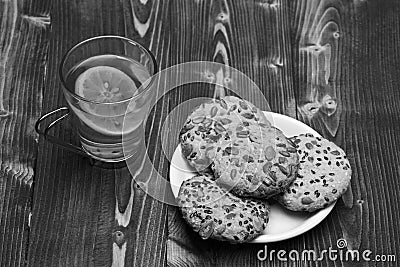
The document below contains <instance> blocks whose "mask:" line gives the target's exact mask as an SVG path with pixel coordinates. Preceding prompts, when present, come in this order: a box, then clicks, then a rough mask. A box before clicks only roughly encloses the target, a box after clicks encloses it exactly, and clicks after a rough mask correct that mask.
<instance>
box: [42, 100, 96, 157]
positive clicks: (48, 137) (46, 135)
mask: <svg viewBox="0 0 400 267" xmlns="http://www.w3.org/2000/svg"><path fill="white" fill-rule="evenodd" d="M58 113H64V115H62V116H61V117H58V118H57V119H55V120H53V121H51V122H50V123H49V124H47V126H46V127H45V126H44V125H43V124H45V121H46V120H48V118H49V117H50V116H52V115H56V114H58ZM69 113H70V111H69V108H68V107H61V108H58V109H55V110H53V111H50V112H48V113H46V114H44V115H42V116H41V117H40V118H39V119H38V120H37V122H36V123H35V130H36V132H37V133H38V134H39V135H41V136H43V137H44V139H45V140H46V141H49V142H50V143H53V144H56V145H59V146H61V147H63V148H65V149H67V150H69V151H71V152H74V153H77V154H80V155H82V156H86V157H87V156H88V155H87V154H86V153H85V151H84V150H83V149H82V148H80V147H78V146H76V145H73V144H70V143H67V142H64V141H62V140H60V139H58V138H57V137H55V136H53V135H50V134H49V133H48V132H49V130H50V129H51V128H52V127H54V126H55V125H56V124H57V123H59V122H61V121H62V120H63V119H65V118H67V117H68V116H69Z"/></svg>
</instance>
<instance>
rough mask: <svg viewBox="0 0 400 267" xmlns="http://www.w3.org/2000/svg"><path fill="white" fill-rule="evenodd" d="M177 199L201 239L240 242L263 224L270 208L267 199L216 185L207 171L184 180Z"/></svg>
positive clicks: (266, 219) (245, 239)
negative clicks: (244, 194)
mask: <svg viewBox="0 0 400 267" xmlns="http://www.w3.org/2000/svg"><path fill="white" fill-rule="evenodd" d="M177 202H178V205H179V208H180V210H181V212H182V215H183V217H184V219H185V220H186V222H187V223H188V224H189V225H190V226H191V227H192V228H193V230H194V231H195V232H198V233H199V235H200V236H201V237H202V238H203V239H207V238H213V239H217V240H221V241H228V242H231V243H243V242H247V241H250V240H252V239H254V238H255V237H257V236H259V235H260V234H261V233H262V231H263V230H264V229H265V228H266V225H267V223H268V215H269V212H270V209H269V207H268V205H267V203H266V202H264V201H261V200H253V199H246V198H243V199H242V198H238V197H236V196H234V195H232V194H231V193H229V192H228V191H226V190H225V189H223V188H221V187H219V186H218V185H217V184H216V183H215V181H213V179H212V177H211V176H209V175H201V174H199V175H197V176H194V177H192V178H191V179H189V180H187V181H185V182H183V184H182V185H181V188H180V190H179V194H178V197H177Z"/></svg>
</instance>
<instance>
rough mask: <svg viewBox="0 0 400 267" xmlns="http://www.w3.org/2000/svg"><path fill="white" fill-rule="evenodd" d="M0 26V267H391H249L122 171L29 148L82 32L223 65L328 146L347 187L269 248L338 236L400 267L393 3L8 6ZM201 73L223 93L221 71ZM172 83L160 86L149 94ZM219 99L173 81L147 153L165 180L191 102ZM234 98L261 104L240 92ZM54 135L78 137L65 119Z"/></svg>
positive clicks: (91, 1)
mask: <svg viewBox="0 0 400 267" xmlns="http://www.w3.org/2000/svg"><path fill="white" fill-rule="evenodd" d="M0 14H1V17H0V30H1V31H0V140H1V149H0V162H1V168H0V266H21V265H27V266H96V267H97V266H164V265H165V264H167V265H168V266H287V265H293V266H396V263H393V262H391V263H390V262H385V263H383V262H363V261H361V262H358V263H356V262H346V261H340V260H337V261H330V260H327V259H324V260H322V261H320V262H317V263H316V262H305V261H297V262H290V264H289V263H288V262H283V261H279V260H278V259H277V258H275V259H274V260H273V261H259V260H258V259H257V252H258V251H259V250H260V249H264V245H263V244H258V245H256V244H244V245H229V244H226V243H221V242H217V241H211V240H207V241H204V240H201V239H200V238H199V237H198V235H197V234H195V233H194V232H193V231H192V230H191V229H190V228H189V227H188V226H187V225H186V223H185V222H184V221H183V219H182V217H181V215H180V213H179V211H178V210H177V209H176V208H175V207H172V206H171V207H167V206H166V205H163V204H162V203H160V202H158V201H156V200H154V199H152V198H151V197H150V196H149V195H147V194H145V192H144V191H143V190H142V189H141V188H139V185H138V184H137V183H135V181H133V179H132V176H131V175H130V174H129V172H128V170H127V169H126V168H119V169H104V168H101V166H100V167H99V166H92V165H91V164H90V162H89V160H88V159H86V158H82V157H79V156H77V155H75V154H72V153H70V152H67V151H64V150H62V149H59V148H57V147H55V146H53V145H50V144H48V143H46V142H44V140H39V144H37V140H38V139H37V135H36V134H35V133H34V130H33V124H34V122H35V121H36V119H37V118H38V116H39V115H40V114H41V113H45V112H47V111H50V110H52V109H54V108H56V107H59V106H61V105H65V102H64V100H63V96H62V93H61V90H60V89H61V88H60V86H61V85H60V84H59V82H58V77H57V68H58V65H59V63H60V60H61V57H62V55H63V54H64V53H65V52H66V51H67V49H68V48H70V47H71V46H72V45H73V44H75V43H77V42H79V41H81V40H83V39H86V38H88V37H91V36H94V35H100V34H116V35H125V36H127V37H130V38H132V39H134V40H137V41H139V42H140V43H141V44H143V45H144V46H145V47H147V48H149V49H150V50H151V51H152V52H153V53H154V55H155V56H156V59H157V62H158V63H159V66H160V68H161V69H163V68H166V67H168V66H172V65H174V64H178V63H183V62H187V61H193V60H209V61H214V62H219V63H222V64H224V65H225V66H231V67H235V68H237V69H239V70H240V71H242V72H243V73H245V74H247V75H248V76H249V77H250V78H252V79H253V80H254V81H255V82H256V84H258V85H259V87H260V88H261V90H262V91H263V93H264V94H265V96H266V98H267V99H268V101H269V107H270V108H271V109H272V110H273V111H275V112H280V113H284V114H287V115H290V116H292V117H295V116H297V118H298V119H300V120H302V121H304V122H305V123H307V124H309V125H311V126H312V127H313V128H315V129H316V130H317V131H319V132H321V134H323V135H324V136H325V137H327V138H329V139H331V140H333V141H334V142H335V143H337V144H338V145H339V146H341V147H343V148H344V150H345V151H346V152H347V154H348V156H349V159H350V163H351V165H352V167H353V180H352V184H351V188H350V189H349V190H348V192H347V193H346V194H345V195H344V196H343V198H342V199H341V200H339V201H338V203H337V205H336V207H335V209H334V210H333V212H332V213H331V214H330V215H329V216H328V217H327V218H326V219H325V220H324V221H323V222H322V223H321V224H319V225H318V226H317V227H315V228H313V229H312V230H311V231H309V232H307V233H306V234H303V235H301V236H298V237H295V238H292V239H290V240H288V241H282V242H276V243H272V244H268V247H267V248H268V250H269V251H271V250H275V251H279V250H281V249H284V250H286V251H289V250H292V249H296V250H298V251H302V250H303V249H315V250H316V251H322V250H323V249H327V248H329V247H331V246H332V247H333V248H336V240H338V239H339V238H345V239H346V240H347V243H348V248H350V249H359V250H360V251H362V250H365V249H369V250H371V251H372V253H373V254H372V256H373V255H375V254H395V255H396V256H397V258H398V256H399V255H400V248H399V247H400V246H399V244H400V240H399V236H400V228H399V226H398V224H397V223H396V222H397V221H398V220H399V214H400V210H399V205H400V204H399V203H398V198H399V192H400V183H399V181H398V176H399V175H400V167H399V166H400V154H399V153H398V151H400V144H399V142H398V139H399V138H398V132H399V131H400V104H399V103H400V91H399V90H398V88H400V79H399V77H400V16H399V15H398V14H400V3H399V2H398V1H394V0H387V1H378V0H367V1H362V0H353V1H341V0H318V1H306V0H298V1H294V0H253V1H235V0H212V1H207V0H189V1H186V0H185V1H184V0H171V1H168V0H160V1H156V0H123V1H117V0H115V1H109V0H100V1H97V0H86V1H83V0H72V1H61V0H55V1H48V0H10V1H8V0H5V1H0ZM202 75H204V76H206V75H209V77H212V78H213V79H214V80H217V81H219V82H220V83H222V84H224V83H225V84H226V85H229V83H232V82H234V77H232V76H230V73H229V71H227V68H223V67H221V68H219V69H212V70H207V71H206V72H204V73H202ZM176 78H177V79H179V75H178V76H176ZM170 82H171V81H169V80H168V79H165V80H163V81H160V84H159V91H158V94H159V95H163V94H164V91H163V88H166V87H167V85H168V84H169V83H170ZM223 94H230V93H229V92H227V90H225V89H224V88H223V87H218V86H217V87H215V86H213V85H204V84H191V85H183V86H181V87H179V88H177V89H176V90H173V91H171V92H169V93H168V94H166V95H165V96H164V97H162V98H161V99H160V101H159V102H158V103H157V105H156V106H155V107H154V110H153V112H152V114H151V116H150V117H149V120H148V124H147V128H146V131H147V138H146V143H147V145H148V146H149V151H150V158H151V160H152V162H153V164H154V167H155V168H156V169H157V170H158V171H159V172H160V173H162V174H163V175H164V176H165V177H167V173H168V169H169V168H168V166H169V161H168V160H169V159H170V158H171V156H172V153H173V151H174V149H175V147H176V145H177V135H178V131H179V128H180V127H179V125H180V124H182V123H183V121H184V120H185V118H186V115H185V114H187V112H189V111H190V110H191V108H192V107H193V105H195V101H194V100H193V98H197V97H213V96H214V97H216V96H220V95H223ZM247 97H248V100H250V101H253V102H255V103H258V102H257V101H258V99H257V97H256V95H255V94H253V93H252V92H250V93H249V95H248V96H247ZM182 103H183V104H182ZM269 107H266V106H264V107H262V108H263V109H268V108H269ZM169 113H170V115H168V114H169ZM164 121H167V122H169V121H173V122H174V123H176V125H177V126H176V127H172V128H171V127H168V126H169V123H167V124H166V125H164V126H163V122H164ZM54 134H55V135H56V136H58V137H60V138H62V139H64V140H67V141H76V133H75V132H74V131H72V130H71V128H70V125H69V124H68V123H65V124H63V125H61V127H59V128H56V129H55V131H54ZM37 149H38V150H37ZM164 152H165V156H164V154H163V153H164ZM137 164H138V165H137V166H138V170H141V171H139V172H138V174H137V175H138V176H137V177H138V178H137V180H138V181H141V180H143V179H144V180H145V179H146V177H148V176H149V175H150V174H149V173H147V172H146V170H147V168H141V162H139V161H138V162H137ZM154 188H155V190H158V191H157V192H158V193H159V194H166V193H167V192H165V191H164V189H166V188H162V187H160V188H157V186H155V187H154ZM32 194H33V198H31V197H32ZM31 209H32V210H31ZM30 212H32V217H31V218H30V216H29V214H30ZM167 218H168V220H167ZM29 222H30V227H29V225H28V223H29Z"/></svg>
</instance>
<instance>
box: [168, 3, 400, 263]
mask: <svg viewBox="0 0 400 267" xmlns="http://www.w3.org/2000/svg"><path fill="white" fill-rule="evenodd" d="M261 6H268V7H272V8H274V9H273V10H277V8H282V6H283V9H282V10H285V12H283V13H282V14H283V17H285V18H284V19H283V22H282V21H279V25H280V24H282V23H285V22H286V21H287V20H289V21H290V23H289V24H290V33H286V34H283V35H284V36H287V35H289V37H288V39H286V40H285V41H286V44H290V45H291V47H290V48H289V50H290V51H291V52H289V53H288V58H289V59H290V60H291V62H292V63H291V64H292V69H291V70H289V72H290V73H291V77H293V80H290V81H291V82H292V81H293V85H290V86H291V87H290V88H295V89H294V93H295V94H294V95H295V99H293V101H292V102H288V101H284V104H285V103H287V104H292V105H294V106H295V108H293V107H292V109H294V110H295V111H296V113H297V115H298V118H299V119H300V120H302V121H304V122H305V123H307V124H309V125H311V126H312V127H313V128H315V129H316V130H317V131H319V132H321V133H322V134H323V135H324V136H326V137H327V138H329V139H331V140H333V141H334V142H335V143H337V144H338V145H339V146H341V147H343V148H344V150H345V151H346V152H347V154H348V155H349V157H350V161H351V165H352V167H353V180H352V185H351V187H350V188H349V190H348V192H347V193H346V194H345V195H344V196H343V198H342V199H341V200H339V201H338V203H337V206H336V207H335V209H334V210H333V212H332V213H331V214H330V215H329V216H328V217H327V218H326V219H325V220H324V221H323V222H322V223H321V224H320V225H318V226H317V227H315V228H314V229H312V230H311V231H309V232H307V233H306V234H303V235H301V236H298V237H295V238H292V239H290V240H288V241H283V242H277V243H272V244H268V250H269V251H271V250H275V251H278V250H280V249H284V250H285V251H290V250H291V249H296V250H297V251H302V250H303V249H315V250H316V251H322V250H323V249H327V248H329V247H333V248H336V241H337V240H338V239H339V238H345V239H346V241H347V243H348V248H349V249H359V250H360V251H363V250H365V249H370V250H371V251H372V252H373V256H374V255H375V254H395V255H399V251H398V250H399V249H398V248H397V246H394V245H393V244H397V243H398V242H399V239H398V236H399V235H398V232H399V230H400V229H399V227H398V226H394V225H393V224H392V225H391V224H390V223H389V222H390V221H392V220H396V218H397V217H396V216H397V214H398V211H399V210H398V204H397V201H396V199H397V197H398V188H399V183H398V182H397V180H398V179H397V178H396V177H397V175H398V174H399V167H398V166H399V164H398V160H399V153H398V152H395V151H398V144H397V143H398V142H396V141H394V140H396V136H395V133H396V131H398V127H399V119H400V115H399V105H398V97H399V92H398V90H397V89H396V88H398V83H399V79H398V78H396V77H399V76H398V74H399V73H398V72H399V68H397V67H394V66H399V57H398V56H397V55H398V53H399V48H398V47H399V45H398V44H399V37H400V33H399V31H398V30H399V25H400V23H399V16H398V15H396V14H398V12H399V4H398V3H397V2H395V1H387V2H385V3H382V2H378V1H351V2H349V1H288V2H283V3H281V2H278V1H268V2H265V3H263V4H262V5H261ZM234 11H235V12H238V13H240V14H241V15H242V16H244V17H246V15H247V14H246V12H245V11H241V9H240V8H238V7H236V9H234ZM232 13H233V12H231V14H232ZM253 14H255V13H253ZM261 17H262V18H263V21H265V20H267V19H269V18H270V16H268V15H266V14H264V16H261ZM253 18H254V20H256V19H257V16H256V15H254V16H253ZM241 21H245V19H242V20H241ZM257 25H259V26H258V27H259V28H261V29H263V30H264V31H272V32H274V33H275V32H276V31H274V28H273V27H272V29H271V28H270V27H271V24H270V23H263V24H261V23H260V24H258V23H256V24H255V27H257ZM246 26H247V25H246ZM237 28H241V27H240V26H239V27H238V26H236V28H235V29H237ZM244 28H247V29H248V27H244ZM283 28H284V27H283ZM286 29H287V28H286ZM257 33H258V35H257V39H261V40H258V42H259V43H260V42H262V41H263V40H264V39H263V38H261V37H258V36H260V35H261V36H262V34H259V32H257ZM274 33H272V34H271V33H269V36H271V35H272V36H275V35H273V34H274ZM275 34H276V33H275ZM244 35H245V34H244ZM265 39H266V38H265ZM247 41H249V39H247ZM283 43H285V42H282V40H281V41H280V42H279V44H280V45H282V44H283ZM243 46H245V45H242V46H239V47H240V48H241V49H243V50H244V51H243V50H242V51H243V52H242V54H245V53H251V52H254V51H255V49H253V50H249V51H246V49H245V48H243ZM232 47H234V46H233V45H230V49H231V50H232ZM265 47H267V48H268V50H267V51H268V52H270V51H274V48H276V46H274V45H271V44H270V43H269V44H268V46H265ZM276 49H277V48H276ZM250 51H251V52H250ZM240 55H241V54H240ZM240 55H236V56H239V58H240ZM269 55H270V57H271V56H272V57H273V56H274V53H272V54H269ZM275 56H276V55H275ZM244 57H246V58H247V59H249V58H250V57H249V55H248V54H246V56H244ZM235 60H237V59H236V57H234V56H232V58H231V59H230V62H235ZM278 62H279V61H278ZM279 65H280V64H278V66H279ZM256 76H257V77H256V79H257V78H259V76H258V75H256ZM260 76H261V77H262V75H261V74H260ZM264 77H265V76H264ZM269 77H270V76H269ZM271 80H273V78H272V79H271ZM271 83H274V81H271ZM289 84H290V83H289ZM275 90H276V89H275V88H274V87H270V90H268V89H265V93H266V95H274V94H275V95H274V97H273V100H271V103H272V104H271V106H272V107H274V106H275V105H274V104H273V103H274V101H277V102H279V101H282V98H281V97H280V96H278V95H277V94H276V91H275ZM273 109H274V108H273ZM281 112H282V110H281ZM289 114H290V113H289ZM397 139H398V138H397ZM392 142H394V143H392ZM263 248H264V246H263V245H255V244H247V245H240V246H233V245H227V244H223V243H220V242H216V241H202V240H200V238H198V236H197V235H196V234H195V233H194V232H193V231H191V230H190V229H188V226H187V225H186V224H185V222H184V221H183V220H182V218H181V215H180V213H179V212H178V211H177V210H176V209H173V208H171V209H170V211H169V241H168V264H169V265H170V266H270V265H272V266H287V264H288V262H282V261H278V260H277V259H276V258H275V260H274V261H265V262H261V261H259V260H258V259H257V252H258V251H259V250H260V249H263ZM290 263H291V265H293V266H396V264H395V263H393V262H385V263H382V262H380V263H377V262H365V261H361V262H351V261H350V262H347V261H340V260H337V261H331V260H328V259H326V258H325V259H324V260H322V261H320V262H304V261H298V262H290Z"/></svg>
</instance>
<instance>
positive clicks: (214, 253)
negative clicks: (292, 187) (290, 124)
mask: <svg viewBox="0 0 400 267" xmlns="http://www.w3.org/2000/svg"><path fill="white" fill-rule="evenodd" d="M189 3H190V4H189ZM171 5H172V10H173V14H174V15H173V16H172V17H171V24H172V26H173V28H174V29H176V31H174V32H173V37H172V39H171V41H172V44H171V47H172V49H173V51H182V52H181V53H179V55H174V56H175V57H178V59H177V60H176V63H180V62H183V61H185V60H209V61H215V62H219V63H223V64H226V65H228V66H232V67H235V68H237V69H238V70H240V71H242V72H243V73H245V74H246V75H248V76H249V77H250V78H252V79H253V80H254V81H255V83H256V84H257V85H258V86H259V87H260V89H261V90H262V92H263V94H264V95H265V96H266V98H267V100H268V102H269V106H270V107H271V109H272V110H273V111H275V112H280V113H285V114H287V115H290V116H293V117H294V116H295V115H296V111H295V107H296V103H295V95H294V88H293V80H292V58H291V45H290V44H291V41H290V30H289V29H290V27H289V16H288V15H289V4H288V2H287V1H274V2H271V3H270V2H269V1H213V2H209V1H195V4H194V3H193V2H187V1H174V2H173V4H171ZM193 28H196V29H198V30H196V32H193V30H192V29H193ZM187 33H192V34H187ZM184 47H187V49H186V50H184V49H183V48H184ZM212 74H213V75H214V76H213V77H216V79H221V80H223V78H226V76H223V77H222V78H219V77H218V71H217V72H215V73H212ZM224 74H225V73H224ZM228 78H229V77H228ZM215 92H216V93H215V94H214V95H220V94H221V93H222V92H221V90H220V88H218V87H217V88H215ZM190 93H191V96H192V97H194V96H197V95H198V94H199V93H194V90H191V92H190ZM225 93H226V92H225ZM182 94H184V93H182ZM246 96H247V97H248V99H249V100H250V101H253V102H255V103H259V100H258V99H257V98H256V95H255V94H253V93H252V92H249V94H248V95H246ZM187 98H189V96H182V97H181V99H184V100H186V99H187ZM262 108H263V109H268V107H262ZM174 118H176V116H174ZM183 119H185V118H183ZM176 139H177V138H176V137H175V140H176ZM169 140H170V139H169ZM174 145H175V146H176V142H175V143H174ZM296 244H297V246H300V244H301V240H299V241H298V242H296ZM167 247H168V253H167V254H168V257H167V263H168V265H169V266H255V265H256V264H257V251H258V250H259V249H261V248H263V245H241V246H233V245H229V244H225V243H221V242H214V241H211V240H207V241H203V240H201V239H200V238H199V237H198V235H197V234H195V233H194V232H193V231H192V230H191V229H190V228H189V227H188V226H187V225H186V224H185V222H184V221H183V219H182V217H181V214H180V212H179V210H177V209H176V208H175V207H170V208H169V210H168V243H167ZM279 247H280V248H287V247H288V246H287V243H281V245H280V246H277V247H275V246H274V247H273V248H274V249H275V248H279Z"/></svg>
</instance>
